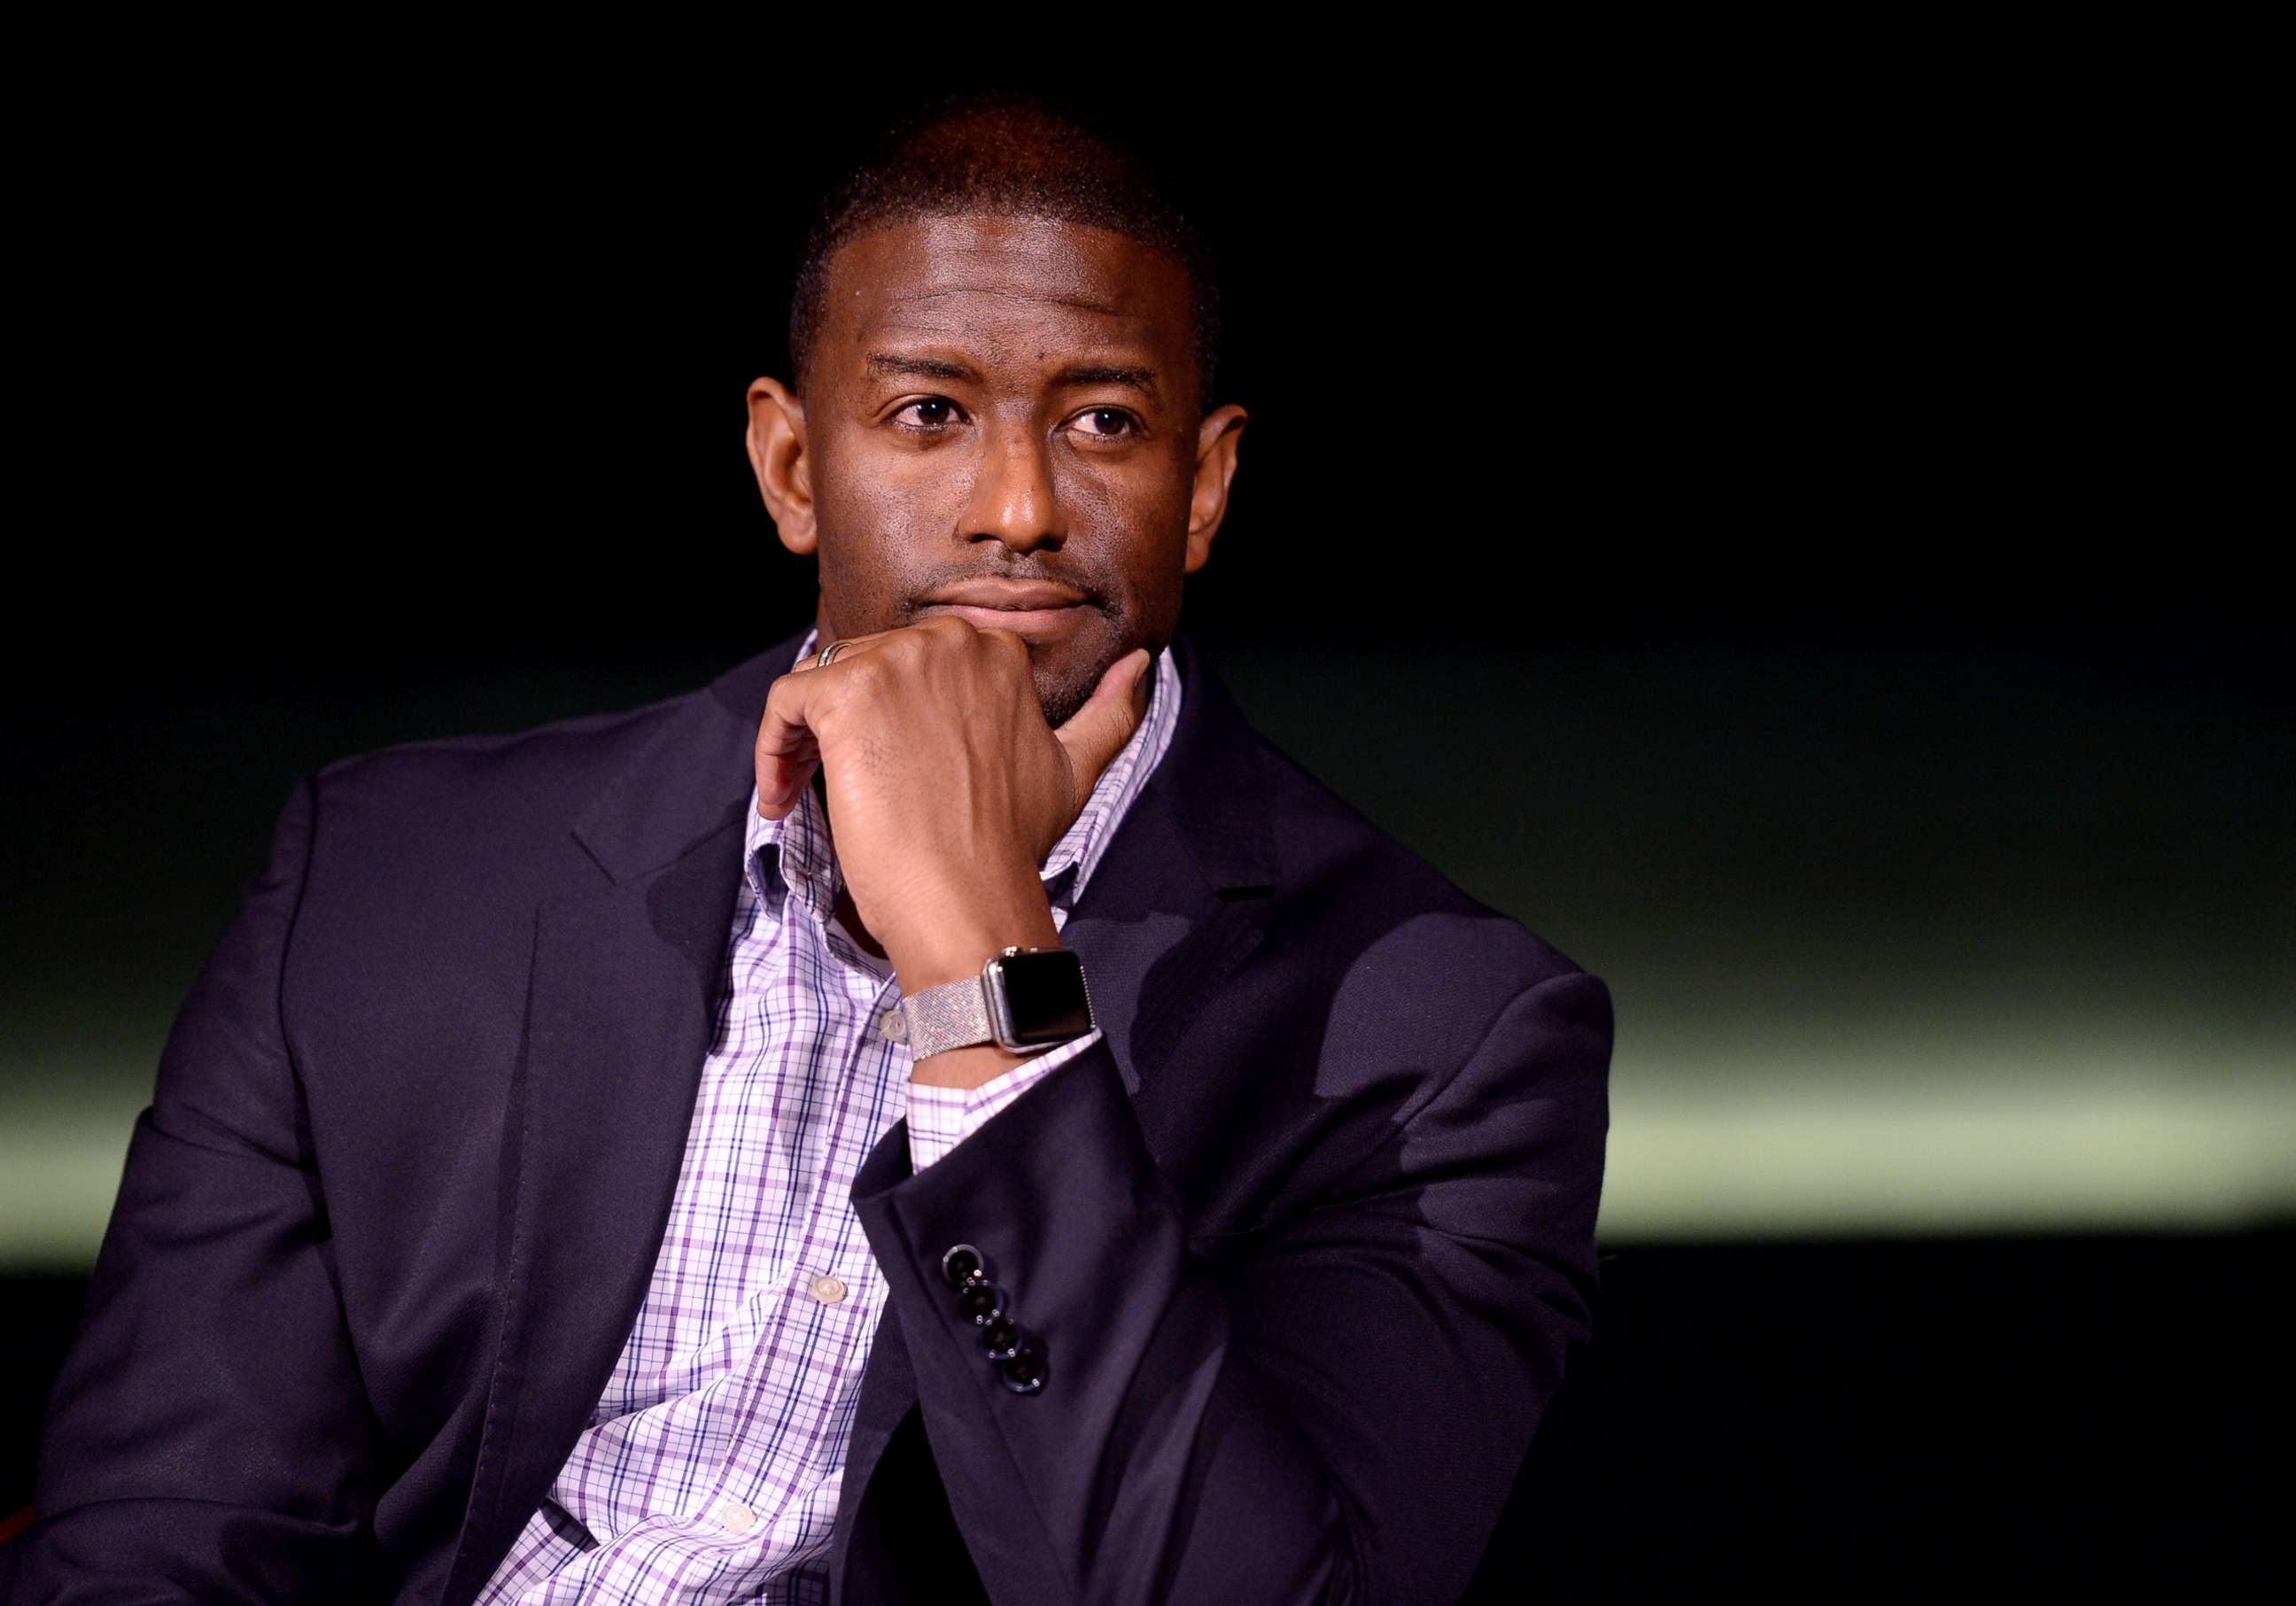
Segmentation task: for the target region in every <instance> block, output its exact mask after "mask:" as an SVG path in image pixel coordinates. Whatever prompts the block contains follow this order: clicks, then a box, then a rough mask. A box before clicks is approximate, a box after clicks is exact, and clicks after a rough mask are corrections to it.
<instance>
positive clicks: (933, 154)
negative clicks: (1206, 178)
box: [789, 89, 1220, 416]
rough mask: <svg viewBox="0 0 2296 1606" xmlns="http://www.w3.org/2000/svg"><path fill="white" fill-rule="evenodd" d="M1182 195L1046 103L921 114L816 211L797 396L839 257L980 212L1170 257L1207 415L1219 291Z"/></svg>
mask: <svg viewBox="0 0 2296 1606" xmlns="http://www.w3.org/2000/svg"><path fill="white" fill-rule="evenodd" d="M1179 189H1180V184H1179V181H1178V179H1177V175H1176V173H1175V172H1174V170H1173V169H1172V168H1170V167H1169V166H1167V165H1166V164H1163V163H1160V162H1159V161H1157V160H1154V159H1153V158H1152V156H1150V155H1149V153H1148V152H1147V151H1146V150H1145V149H1144V147H1143V146H1142V145H1141V144H1139V143H1136V141H1135V140H1133V139H1132V138H1130V137H1129V136H1128V135H1126V134H1125V133H1123V132H1121V131H1119V129H1118V128H1117V127H1114V126H1113V125H1112V124H1111V123H1109V122H1107V121H1105V120H1103V119H1102V118H1100V117H1098V116H1095V114H1093V113H1090V112H1087V111H1084V110H1083V109H1082V108H1080V107H1079V106H1078V105H1077V104H1075V103H1074V102H1068V101H1064V100H1063V99H1062V98H1061V97H1060V96H1058V95H1057V94H1053V93H1050V92H1046V91H1040V90H1012V89H988V90H971V91H965V92H963V93H959V94H947V95H943V96H941V97H939V99H936V100H933V101H931V102H926V103H925V104H923V105H922V106H919V107H917V108H915V109H914V110H913V111H909V112H908V113H906V115H904V116H902V117H900V118H899V119H898V120H896V121H895V122H893V123H892V124H890V126H888V127H885V128H884V129H883V130H882V131H881V133H880V134H879V135H878V136H877V139H876V142H875V143H874V145H873V147H872V148H871V149H870V150H869V152H867V154H865V156H864V157H862V159H861V160H859V161H858V162H857V163H856V164H855V165H854V166H853V167H851V168H849V169H847V170H846V171H845V172H844V173H843V174H842V175H841V176H839V177H838V178H836V179H834V180H833V181H832V183H831V184H829V185H828V186H827V188H826V189H824V192H823V193H822V196H821V200H820V201H819V203H818V204H817V205H816V208H815V210H814V215H813V221H812V224H811V225H810V226H809V227H808V229H807V231H806V235H805V243H804V246H803V247H802V249H801V250H800V251H799V257H798V264H797V274H796V287H795V291H794V292H793V293H792V294H791V298H790V327H789V359H790V378H791V386H792V388H793V389H796V390H797V392H798V393H799V395H800V396H802V395H803V394H804V392H805V380H806V369H807V365H808V361H809V359H810V357H811V356H812V353H813V343H814V340H815V338H816V335H817V334H818V333H819V332H820V329H821V321H822V315H823V312H824V299H825V297H826V294H827V279H828V267H829V262H830V259H831V258H832V257H834V256H835V255H836V254H837V250H838V248H839V247H840V246H842V245H843V244H844V243H845V242H847V241H849V240H851V239H852V238H853V237H854V236H856V235H857V234H865V233H867V232H868V231H869V230H871V229H873V228H879V227H882V226H884V225H890V224H898V223H909V222H914V220H916V219H918V218H921V217H958V216H963V215H965V214H967V213H981V212H986V213H990V214H996V215H1003V216H1009V217H1050V218H1054V219H1057V220H1058V221H1060V222H1062V223H1072V224H1078V225H1085V226H1087V227H1092V228H1103V229H1108V230H1111V232H1113V233H1116V234H1123V235H1126V236H1128V238H1131V239H1134V240H1137V241H1139V242H1142V243H1143V244H1145V245H1149V246H1152V247H1154V248H1155V249H1157V250H1160V251H1163V252H1164V253H1166V254H1167V255H1168V256H1170V257H1172V258H1175V259H1176V260H1177V262H1178V263H1179V264H1180V266H1182V267H1183V268H1185V270H1186V272H1187V274H1188V281H1189V286H1190V298H1189V299H1190V311H1191V313H1192V315H1193V324H1194V326H1195V327H1194V335H1195V355H1196V375H1197V380H1198V387H1197V412H1198V415H1199V416H1201V414H1203V413H1204V412H1206V411H1209V410H1210V406H1211V397H1212V394H1213V392H1212V385H1213V382H1214V377H1215V373H1216V371H1217V368H1218V358H1219V342H1220V326H1219V282H1218V273H1217V272H1216V270H1215V267H1214V264H1213V260H1212V252H1211V249H1210V245H1209V243H1208V242H1207V240H1206V238H1205V235H1204V233H1203V231H1202V229H1201V226H1200V225H1198V223H1197V221H1196V220H1195V218H1194V217H1192V216H1191V214H1190V212H1189V211H1188V210H1187V209H1185V208H1184V207H1183V206H1182V205H1181V203H1180V201H1179V200H1178V199H1177V196H1178V193H1179Z"/></svg>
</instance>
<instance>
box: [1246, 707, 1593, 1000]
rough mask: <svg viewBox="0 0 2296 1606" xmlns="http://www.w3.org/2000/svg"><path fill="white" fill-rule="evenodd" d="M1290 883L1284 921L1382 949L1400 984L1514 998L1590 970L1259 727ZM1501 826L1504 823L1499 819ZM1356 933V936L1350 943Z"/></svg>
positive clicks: (1357, 946) (1336, 941)
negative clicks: (1481, 990)
mask: <svg viewBox="0 0 2296 1606" xmlns="http://www.w3.org/2000/svg"><path fill="white" fill-rule="evenodd" d="M1252 736H1253V744H1254V747H1255V750H1256V756H1257V758H1258V760H1259V766H1260V770H1261V773H1262V774H1263V775H1264V776H1265V777H1266V778H1267V783H1268V787H1269V791H1270V804H1271V808H1270V813H1271V815H1272V819H1273V823H1275V832H1274V835H1275V842H1276V852H1277V856H1278V857H1279V859H1280V861H1281V864H1282V881H1281V883H1280V885H1279V888H1278V891H1277V895H1276V902H1277V905H1278V910H1279V914H1278V917H1279V918H1286V919H1289V920H1292V921H1298V922H1307V923H1310V924H1312V925H1313V926H1315V927H1316V929H1317V930H1319V931H1320V932H1322V933H1324V935H1325V937H1326V938H1327V940H1330V941H1331V942H1332V944H1333V946H1334V947H1335V948H1337V949H1339V950H1341V951H1348V952H1358V953H1359V952H1364V951H1367V950H1369V949H1370V948H1372V947H1373V946H1377V948H1378V949H1379V950H1380V951H1381V952H1382V953H1383V954H1385V955H1389V956H1390V963H1391V967H1392V968H1393V970H1394V971H1395V974H1394V976H1393V981H1394V984H1395V985H1396V986H1398V987H1416V986H1424V987H1431V988H1432V989H1434V991H1435V992H1437V993H1441V994H1447V995H1454V996H1456V994H1457V993H1458V992H1459V991H1460V990H1462V989H1463V988H1464V987H1469V986H1472V985H1473V984H1475V983H1476V982H1477V981H1478V980H1480V981H1481V982H1482V983H1483V984H1484V985H1486V986H1488V987H1489V988H1491V989H1492V990H1493V991H1494V992H1495V993H1497V994H1500V995H1503V996H1507V997H1511V996H1513V995H1514V994H1515V993H1518V992H1521V991H1522V990H1524V989H1525V988H1527V987H1534V986H1537V985H1538V984H1539V983H1541V982H1544V981H1549V980H1553V979H1555V978H1557V977H1562V976H1571V975H1579V974H1584V973H1585V968H1584V967H1583V966H1581V965H1580V964H1579V962H1578V961H1577V960H1575V959H1573V958H1572V957H1571V956H1570V955H1568V954H1565V953H1564V952H1563V951H1562V949H1560V948H1558V947H1556V946H1554V944H1553V943H1550V942H1548V941H1547V940H1546V938H1542V937H1540V936H1538V934H1537V933H1536V932H1534V931H1532V930H1530V929H1529V927H1528V926H1526V925H1525V924H1524V923H1523V922H1521V920H1518V919H1517V918H1516V917H1514V916H1513V915H1511V914H1505V913H1504V912H1503V911H1501V910H1498V909H1497V908H1494V907H1492V906H1491V905H1489V904H1488V903H1486V902H1485V901H1483V900H1482V899H1481V898H1479V897H1475V896H1474V895H1473V894H1472V893H1470V892H1468V891H1467V890H1466V889H1464V888H1462V887H1461V886H1459V884H1458V883H1457V882H1456V881H1453V880H1452V879H1451V878H1450V877H1449V876H1448V875H1447V874H1446V873H1444V872H1443V871H1442V870H1440V869H1439V868H1438V867H1437V866H1436V865H1435V864H1433V863H1431V861H1430V860H1429V859H1427V858H1426V857H1425V856H1423V855H1422V854H1420V853H1419V852H1417V851H1416V850H1415V849H1414V848H1410V847H1409V846H1407V845H1406V843H1404V842H1403V841H1402V840H1399V839H1398V838H1397V837H1396V836H1395V835H1394V834H1393V833H1392V832H1390V831H1388V830H1387V829H1385V828H1384V827H1382V825H1380V824H1379V823H1377V822H1376V821H1374V820H1373V819H1372V818H1371V817H1370V816H1369V815H1365V813H1364V812H1363V811H1362V810H1361V809H1360V808H1358V807H1357V806H1356V805H1354V804H1353V803H1350V802H1349V800H1348V799H1345V798H1343V797H1341V795H1340V794H1339V793H1338V792H1336V791H1333V789H1332V788H1331V786H1330V785H1329V784H1327V783H1325V782H1324V780H1323V779H1322V778H1321V777H1319V776H1317V775H1316V774H1315V773H1314V772H1312V771H1310V770H1309V769H1308V768H1307V767H1306V766H1304V765H1302V764H1301V763H1300V761H1299V760H1298V759H1297V758H1293V757H1292V755H1291V754H1290V753H1287V752H1286V751H1284V750H1283V749H1282V748H1281V747H1278V746H1277V745H1276V744H1275V742H1271V741H1269V740H1268V739H1267V737H1266V736H1265V735H1263V734H1261V733H1259V732H1258V731H1257V730H1255V731H1253V733H1252ZM1492 824H1493V827H1494V828H1495V829H1503V828H1504V822H1498V821H1494V822H1492ZM1350 938H1352V939H1353V940H1350Z"/></svg>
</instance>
